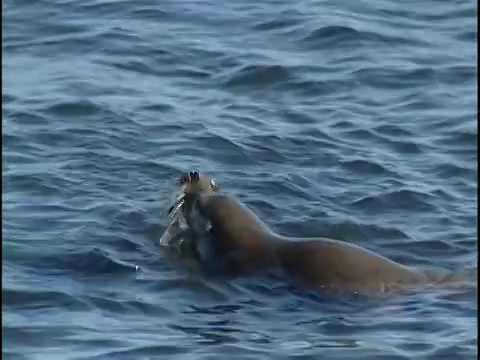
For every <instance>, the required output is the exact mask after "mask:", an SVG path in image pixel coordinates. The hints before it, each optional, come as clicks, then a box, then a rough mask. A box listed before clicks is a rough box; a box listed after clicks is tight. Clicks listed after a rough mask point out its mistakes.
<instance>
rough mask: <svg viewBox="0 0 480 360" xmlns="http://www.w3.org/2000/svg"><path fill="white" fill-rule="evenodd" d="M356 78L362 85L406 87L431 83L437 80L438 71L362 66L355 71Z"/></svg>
mask: <svg viewBox="0 0 480 360" xmlns="http://www.w3.org/2000/svg"><path fill="white" fill-rule="evenodd" d="M353 74H354V77H355V80H356V81H357V82H358V83H359V84H362V85H369V86H371V87H374V88H377V89H405V88H407V87H412V88H416V87H418V86H422V85H426V84H431V83H433V82H436V81H437V72H436V70H434V69H433V68H428V67H425V68H417V69H413V70H404V69H396V68H390V67H389V68H386V67H384V68H379V67H374V68H362V69H359V70H356V71H355V72H354V73H353Z"/></svg>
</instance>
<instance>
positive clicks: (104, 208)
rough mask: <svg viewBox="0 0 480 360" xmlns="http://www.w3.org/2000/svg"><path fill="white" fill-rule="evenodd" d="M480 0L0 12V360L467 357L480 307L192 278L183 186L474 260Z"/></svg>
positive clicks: (386, 248) (379, 247)
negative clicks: (174, 213) (183, 182)
mask: <svg viewBox="0 0 480 360" xmlns="http://www.w3.org/2000/svg"><path fill="white" fill-rule="evenodd" d="M476 19H477V4H476V2H474V1H472V0H468V1H464V0H455V1H446V0H436V1H434V0H415V1H413V0H402V1H393V0H386V1H375V0H359V1H345V0H337V1H333V0H326V1H314V0H304V1H297V2H292V1H286V0H265V1H252V0H241V1H213V0H190V1H188V0H186V1H177V0H164V1H152V0H138V1H125V0H116V1H113V0H110V1H108V0H82V1H73V0H40V1H33V0H5V1H3V2H2V34H3V37H2V50H3V55H2V73H3V83H2V118H3V122H2V141H3V145H2V157H3V162H2V195H3V197H2V235H3V240H2V251H3V255H2V297H3V298H2V329H3V332H2V339H3V349H2V353H3V355H4V358H5V359H9V360H12V359H13V360H21V359H32V360H33V359H35V360H36V359H48V360H56V359H72V360H73V359H78V360H79V359H172V358H174V359H225V358H227V357H231V358H235V359H474V358H476V355H477V298H476V293H475V294H474V293H473V292H472V291H465V290H464V289H463V290H462V289H456V290H455V289H453V290H452V289H451V290H446V289H436V290H433V289H430V290H428V291H427V290H425V291H419V292H415V293H412V294H405V295H403V296H397V297H389V298H382V299H364V298H359V297H355V296H347V295H345V296H342V297H331V296H329V295H326V294H321V293H312V292H308V291H306V290H305V289H301V288H299V287H298V286H296V285H295V284H287V283H284V282H281V281H277V280H276V279H271V278H262V277H260V276H259V277H242V278H238V279H233V280H231V281H226V280H221V279H213V278H209V277H206V276H202V275H199V274H198V272H196V271H194V270H192V268H191V267H190V266H189V265H188V264H186V263H184V261H183V260H181V259H177V258H176V257H175V256H173V255H172V254H170V253H167V252H166V251H165V250H163V249H161V248H160V247H159V246H158V239H159V237H160V235H161V234H162V232H163V231H164V230H165V227H166V222H167V218H166V210H167V208H168V206H170V205H171V203H170V201H171V199H172V193H173V191H175V183H174V179H175V177H176V176H177V175H178V174H179V173H180V172H182V171H190V170H192V169H195V170H198V171H200V172H205V173H208V174H209V175H211V176H213V177H215V178H216V180H217V182H218V183H219V184H220V185H221V186H222V188H223V189H224V190H225V191H228V192H231V193H233V194H235V195H237V196H238V197H240V198H241V199H242V200H243V201H244V202H245V203H247V204H248V205H249V206H251V207H252V208H253V209H254V210H255V211H256V212H257V213H258V214H259V215H260V216H261V218H262V219H263V220H264V221H265V222H267V223H268V224H269V225H270V226H271V227H272V228H273V229H275V230H276V231H278V232H280V233H282V234H286V235H296V236H329V237H333V238H336V239H339V240H344V241H349V242H353V243H356V244H359V245H362V246H364V247H367V248H369V249H372V250H374V251H376V252H379V253H381V254H383V255H386V256H388V257H390V258H392V259H395V260H398V261H401V262H402V263H405V264H408V265H418V266H435V267H440V268H444V269H460V270H465V269H467V270H473V271H475V270H476V269H477V232H476V225H477V224H476V213H477V161H476V160H477V158H476V151H477V125H476V108H477V97H476V94H477V69H476V55H477V47H476V39H477V30H476Z"/></svg>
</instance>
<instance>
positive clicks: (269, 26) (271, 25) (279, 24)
mask: <svg viewBox="0 0 480 360" xmlns="http://www.w3.org/2000/svg"><path fill="white" fill-rule="evenodd" d="M300 23H301V21H300V20H299V19H293V18H290V19H286V18H277V19H269V20H266V21H261V22H258V23H257V24H255V25H254V26H253V28H254V29H255V30H260V31H272V30H284V29H290V28H292V27H294V26H297V25H299V24H300Z"/></svg>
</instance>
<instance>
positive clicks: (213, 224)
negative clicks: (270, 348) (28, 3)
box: [179, 172, 459, 292]
mask: <svg viewBox="0 0 480 360" xmlns="http://www.w3.org/2000/svg"><path fill="white" fill-rule="evenodd" d="M179 182H180V184H181V185H182V190H181V195H180V198H181V201H182V204H181V206H180V210H179V211H180V213H179V216H181V217H182V218H183V220H184V222H185V223H186V224H187V226H188V228H189V230H190V231H191V235H192V239H197V240H198V239H201V238H202V237H205V235H206V234H207V233H208V235H209V236H208V241H209V248H210V251H211V253H213V254H215V256H216V257H217V258H220V259H222V271H224V272H226V273H228V274H231V275H241V274H247V273H252V272H256V271H262V270H266V269H276V270H280V271H281V272H282V273H283V274H285V275H287V276H289V277H291V278H293V279H295V280H297V281H299V282H300V283H302V284H303V285H306V286H308V287H310V288H330V289H338V290H349V291H355V292H379V291H380V292H383V291H389V290H395V289H408V288H413V287H415V286H418V285H426V284H429V283H440V282H442V283H448V282H449V280H448V276H447V277H445V276H439V275H437V274H435V273H433V272H425V271H422V270H420V269H416V268H413V267H408V266H405V265H402V264H400V263H397V262H395V261H393V260H390V259H388V258H386V257H384V256H382V255H379V254H377V253H374V252H372V251H370V250H368V249H365V248H362V247H360V246H357V245H354V244H350V243H347V242H342V241H337V240H333V239H328V238H322V237H318V238H293V237H287V236H283V235H280V234H277V233H276V232H274V231H273V230H272V229H270V227H269V226H268V225H267V224H265V223H264V222H263V221H262V220H261V219H260V218H259V217H258V216H257V215H256V214H255V213H254V212H253V211H252V210H251V209H249V208H248V207H247V206H245V205H244V204H242V203H241V202H240V201H239V200H238V199H236V198H235V197H233V196H231V195H228V194H226V193H222V192H219V191H218V188H217V186H216V184H215V183H214V182H213V181H212V180H209V179H208V178H206V177H204V176H202V177H200V176H199V174H198V173H196V172H191V173H190V174H187V175H183V176H182V177H181V178H180V179H179ZM197 245H198V246H200V245H201V244H200V243H199V242H198V241H197ZM451 282H456V283H458V282H459V281H458V279H456V280H453V281H451Z"/></svg>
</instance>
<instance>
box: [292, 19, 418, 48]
mask: <svg viewBox="0 0 480 360" xmlns="http://www.w3.org/2000/svg"><path fill="white" fill-rule="evenodd" d="M301 42H302V43H304V44H306V45H308V46H311V47H315V48H322V49H324V48H328V47H333V46H334V47H336V48H338V47H339V46H342V45H355V46H358V45H365V44H370V43H374V44H375V45H379V44H382V45H390V46H391V44H396V45H397V46H398V45H399V44H416V43H418V41H415V40H412V39H405V38H403V37H401V36H393V35H386V34H379V33H375V32H371V31H365V30H356V29H354V28H353V27H350V26H343V25H328V26H323V27H320V28H318V29H315V30H313V31H311V32H310V33H309V34H308V35H307V36H305V37H304V38H303V39H301Z"/></svg>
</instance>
